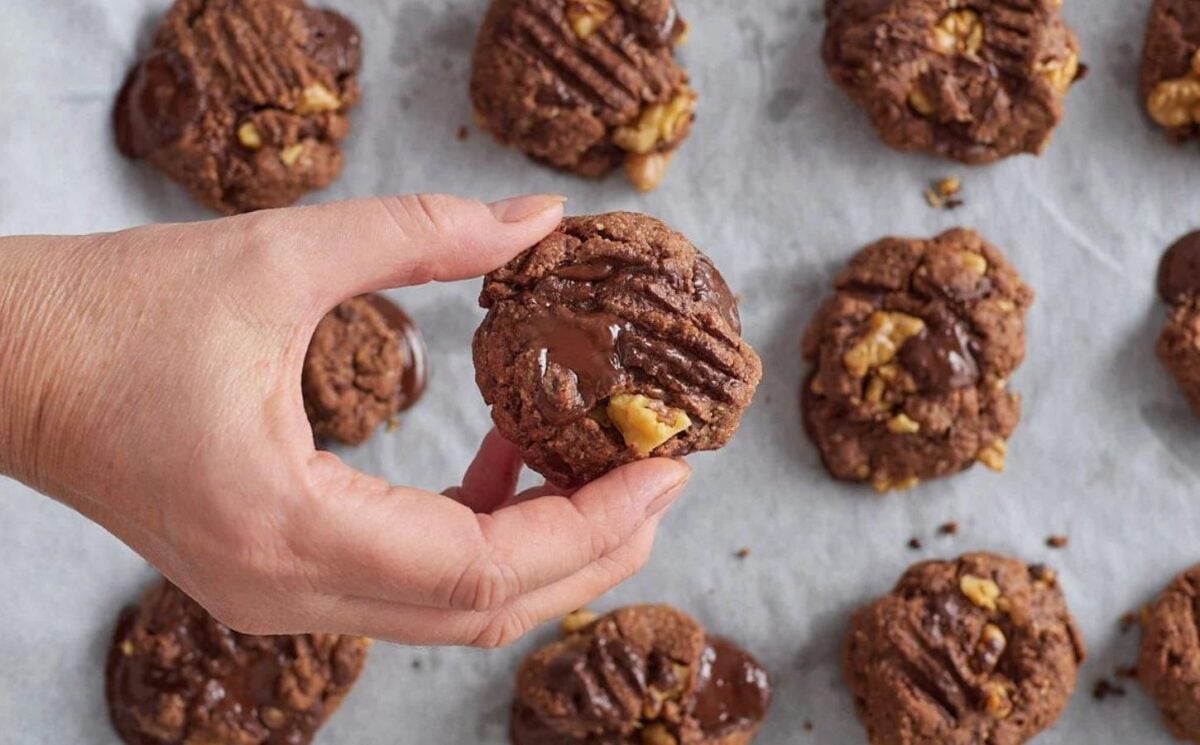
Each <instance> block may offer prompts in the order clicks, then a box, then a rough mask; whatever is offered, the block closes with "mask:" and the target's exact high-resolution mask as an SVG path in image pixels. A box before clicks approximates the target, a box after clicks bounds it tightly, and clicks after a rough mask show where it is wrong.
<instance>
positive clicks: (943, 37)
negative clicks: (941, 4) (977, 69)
mask: <svg viewBox="0 0 1200 745" xmlns="http://www.w3.org/2000/svg"><path fill="white" fill-rule="evenodd" d="M982 46H983V19H982V18H980V17H979V14H978V13H976V12H975V11H973V10H970V9H968V8H959V9H956V10H952V11H950V12H949V13H947V14H945V15H944V16H942V17H941V19H940V20H939V21H938V22H937V25H936V26H934V27H933V48H934V49H936V50H937V51H938V52H941V53H942V54H963V55H967V56H974V55H975V54H977V53H978V52H979V48H980V47H982Z"/></svg>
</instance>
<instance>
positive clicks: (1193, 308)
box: [1157, 232, 1200, 416]
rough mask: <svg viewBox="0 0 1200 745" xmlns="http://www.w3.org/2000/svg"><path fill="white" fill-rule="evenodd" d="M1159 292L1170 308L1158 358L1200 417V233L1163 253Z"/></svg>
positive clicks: (1184, 238)
mask: <svg viewBox="0 0 1200 745" xmlns="http://www.w3.org/2000/svg"><path fill="white" fill-rule="evenodd" d="M1158 294H1159V297H1161V298H1162V301H1163V302H1164V303H1166V304H1167V307H1168V313H1167V322H1166V324H1165V325H1164V326H1163V330H1162V333H1161V334H1160V335H1159V337H1158V347H1157V352H1158V359H1159V360H1160V361H1161V362H1162V364H1163V367H1165V368H1166V369H1167V372H1169V373H1170V374H1171V376H1172V377H1174V378H1175V381H1176V382H1177V383H1178V384H1179V387H1180V389H1181V390H1182V391H1183V392H1184V395H1186V396H1187V399H1188V401H1189V402H1190V403H1191V405H1192V409H1193V410H1195V412H1196V415H1197V416H1200V232H1194V233H1189V234H1187V235H1185V236H1183V237H1182V238H1180V239H1179V240H1177V241H1176V242H1175V243H1173V244H1172V245H1171V247H1170V248H1168V249H1167V251H1166V252H1165V253H1164V254H1163V258H1162V261H1161V263H1160V264H1159V268H1158Z"/></svg>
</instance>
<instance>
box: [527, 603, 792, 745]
mask: <svg viewBox="0 0 1200 745" xmlns="http://www.w3.org/2000/svg"><path fill="white" fill-rule="evenodd" d="M562 630H563V639H562V640H561V641H557V642H554V643H553V644H550V645H548V646H546V647H544V648H542V649H540V650H538V651H536V652H534V653H533V654H531V655H530V656H529V657H527V658H526V659H525V661H524V662H523V663H522V665H521V669H520V671H519V672H518V674H517V696H516V701H515V702H514V703H513V713H512V728H511V732H512V742H513V743H514V745H547V744H548V743H558V744H560V745H569V743H580V745H583V744H584V743H600V742H605V743H609V742H611V743H630V745H635V744H636V745H747V744H748V743H749V742H751V741H752V740H753V739H754V736H755V734H756V733H757V732H758V728H759V726H760V725H761V724H762V720H763V718H764V717H765V716H766V713H767V708H768V707H769V705H770V702H771V686H770V681H769V679H768V676H767V672H766V670H765V669H763V667H762V666H761V665H760V664H758V662H757V661H755V660H754V658H752V657H751V656H750V655H749V654H747V653H746V652H745V651H744V650H742V649H741V648H740V647H738V646H737V645H735V644H733V643H732V642H730V641H727V640H725V639H720V638H714V637H709V636H706V635H705V633H704V629H702V628H701V627H700V625H699V624H697V623H696V622H695V621H694V620H692V619H691V618H689V617H688V616H686V615H684V614H683V613H680V612H679V611H677V610H675V609H674V608H670V607H668V606H662V605H641V606H632V607H628V608H622V609H620V610H617V611H615V612H613V613H610V614H608V615H606V616H602V617H597V616H596V615H595V614H593V613H588V612H586V611H581V612H578V613H574V614H572V615H570V616H568V617H567V618H566V619H565V620H564V622H563V627H562Z"/></svg>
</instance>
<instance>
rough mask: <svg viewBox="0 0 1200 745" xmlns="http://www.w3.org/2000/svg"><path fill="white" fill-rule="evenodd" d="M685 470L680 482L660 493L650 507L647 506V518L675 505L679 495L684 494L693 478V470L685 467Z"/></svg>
mask: <svg viewBox="0 0 1200 745" xmlns="http://www.w3.org/2000/svg"><path fill="white" fill-rule="evenodd" d="M680 465H683V464H680ZM684 468H685V470H684V472H683V474H682V475H681V476H680V477H679V480H678V481H676V482H675V483H674V484H671V485H670V486H668V487H667V488H666V489H663V491H662V492H661V493H659V495H658V496H657V497H655V498H654V499H653V500H651V501H650V504H649V505H647V506H646V516H647V517H652V516H654V515H657V514H658V513H660V512H663V511H664V510H666V509H667V508H668V507H670V506H671V505H672V504H674V503H675V500H676V499H679V495H680V494H682V493H683V487H685V486H687V482H688V479H690V478H691V477H692V469H691V468H688V467H687V466H684Z"/></svg>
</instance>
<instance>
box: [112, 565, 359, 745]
mask: <svg viewBox="0 0 1200 745" xmlns="http://www.w3.org/2000/svg"><path fill="white" fill-rule="evenodd" d="M367 645H368V641H367V640H366V639H361V638H358V637H349V636H335V635H332V634H313V635H303V636H248V635H246V634H239V633H237V632H236V631H232V630H230V629H229V628H228V627H226V626H224V625H223V624H221V623H220V622H219V621H217V620H216V619H214V618H213V617H212V616H210V615H209V614H208V613H207V612H206V611H205V610H204V609H203V608H201V607H200V605H199V604H197V603H196V602H195V601H194V600H192V599H191V598H189V597H188V596H187V595H185V594H183V592H182V591H181V590H180V589H179V588H177V587H175V586H174V585H172V584H170V583H169V582H167V581H166V580H162V581H161V582H159V583H158V584H156V585H154V586H153V587H151V588H150V589H149V590H147V592H146V593H145V595H144V596H143V597H142V600H141V603H140V604H139V605H137V606H134V607H131V608H127V609H126V610H125V611H124V612H122V613H121V616H120V619H119V621H118V623H117V630H116V633H115V635H114V637H113V646H112V649H111V650H110V651H109V654H108V667H107V675H106V683H107V690H106V692H107V696H108V708H109V714H110V716H111V717H112V723H113V726H114V727H115V728H116V730H117V733H118V734H119V735H120V736H121V739H122V740H124V741H125V742H126V743H128V745H200V744H202V743H214V744H215V743H220V745H305V743H308V742H311V741H312V738H313V733H314V732H316V730H317V728H318V727H320V726H321V725H322V724H323V723H324V722H325V721H326V720H327V719H328V718H329V717H330V716H332V715H333V713H334V711H336V710H337V708H338V706H339V705H340V704H341V702H342V699H343V698H345V696H346V694H347V693H349V692H350V687H351V686H353V685H354V681H355V680H356V679H357V678H358V675H359V673H360V672H361V671H362V668H363V664H364V663H365V661H366V653H367Z"/></svg>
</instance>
